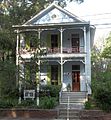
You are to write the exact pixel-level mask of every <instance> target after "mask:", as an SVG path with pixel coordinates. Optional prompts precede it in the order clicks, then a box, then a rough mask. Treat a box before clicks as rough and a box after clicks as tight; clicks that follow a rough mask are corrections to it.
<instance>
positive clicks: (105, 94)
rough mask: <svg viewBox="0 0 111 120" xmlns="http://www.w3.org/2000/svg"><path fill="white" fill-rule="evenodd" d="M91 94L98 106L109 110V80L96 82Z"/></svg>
mask: <svg viewBox="0 0 111 120" xmlns="http://www.w3.org/2000/svg"><path fill="white" fill-rule="evenodd" d="M93 95H94V99H95V101H96V104H97V106H98V107H100V108H101V109H103V110H105V111H111V82H110V81H109V80H106V81H100V82H96V84H95V89H94V90H93Z"/></svg>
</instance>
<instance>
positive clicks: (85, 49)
mask: <svg viewBox="0 0 111 120" xmlns="http://www.w3.org/2000/svg"><path fill="white" fill-rule="evenodd" d="M86 42H87V41H86V27H84V52H85V53H86V56H85V84H86V91H87V43H86Z"/></svg>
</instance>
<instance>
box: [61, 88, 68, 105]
mask: <svg viewBox="0 0 111 120" xmlns="http://www.w3.org/2000/svg"><path fill="white" fill-rule="evenodd" d="M66 88H67V86H66V87H64V88H62V89H61V90H60V92H59V103H61V97H62V91H63V90H65V89H66Z"/></svg>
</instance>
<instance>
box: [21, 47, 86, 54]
mask: <svg viewBox="0 0 111 120" xmlns="http://www.w3.org/2000/svg"><path fill="white" fill-rule="evenodd" d="M41 49H42V48H41ZM35 51H36V52H37V49H36V48H30V49H25V48H24V49H23V48H20V50H19V52H20V54H27V53H31V54H33V53H34V52H35ZM43 51H44V54H56V53H60V52H61V49H60V48H56V47H55V48H46V47H45V48H43ZM62 51H63V53H64V54H73V53H83V52H84V46H80V47H76V46H75V47H73V48H67V47H63V50H62Z"/></svg>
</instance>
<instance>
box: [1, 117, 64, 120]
mask: <svg viewBox="0 0 111 120" xmlns="http://www.w3.org/2000/svg"><path fill="white" fill-rule="evenodd" d="M0 120H63V119H39V118H7V117H6V118H0Z"/></svg>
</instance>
